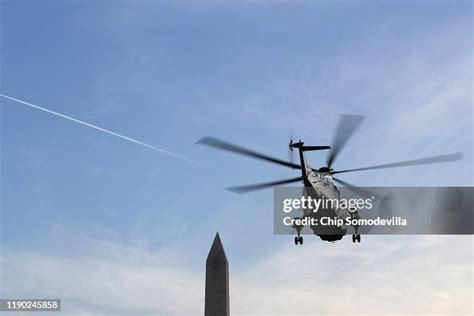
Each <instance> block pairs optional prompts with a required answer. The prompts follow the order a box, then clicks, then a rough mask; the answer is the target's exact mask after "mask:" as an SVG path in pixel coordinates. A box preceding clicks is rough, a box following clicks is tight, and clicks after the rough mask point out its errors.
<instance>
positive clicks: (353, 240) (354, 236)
mask: <svg viewBox="0 0 474 316" xmlns="http://www.w3.org/2000/svg"><path fill="white" fill-rule="evenodd" d="M356 241H357V242H360V234H354V235H352V242H354V243H355V242H356Z"/></svg>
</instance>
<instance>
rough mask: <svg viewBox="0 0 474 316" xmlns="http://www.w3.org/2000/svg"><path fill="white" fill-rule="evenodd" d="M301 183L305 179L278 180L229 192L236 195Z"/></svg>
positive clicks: (241, 187) (240, 187) (245, 186)
mask: <svg viewBox="0 0 474 316" xmlns="http://www.w3.org/2000/svg"><path fill="white" fill-rule="evenodd" d="M299 181H303V178H302V177H297V178H291V179H284V180H277V181H271V182H264V183H258V184H251V185H243V186H238V187H230V188H227V190H229V191H232V192H235V193H247V192H251V191H257V190H262V189H266V188H270V187H274V186H277V185H282V184H288V183H293V182H299Z"/></svg>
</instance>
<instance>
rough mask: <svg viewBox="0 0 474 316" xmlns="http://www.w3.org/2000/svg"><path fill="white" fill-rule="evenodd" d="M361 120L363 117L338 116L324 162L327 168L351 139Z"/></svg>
mask: <svg viewBox="0 0 474 316" xmlns="http://www.w3.org/2000/svg"><path fill="white" fill-rule="evenodd" d="M363 120H364V116H361V115H352V114H342V115H341V116H340V118H339V122H338V125H337V128H336V133H335V134H334V139H333V142H332V146H331V148H332V150H331V151H330V152H329V154H328V157H327V160H326V164H327V167H328V168H331V166H332V164H333V163H334V161H335V160H336V158H337V156H338V154H339V152H340V151H341V150H342V148H344V146H345V145H346V143H347V141H348V140H349V138H351V136H352V134H353V133H354V132H355V130H356V129H357V128H358V127H359V125H360V124H361V123H362V121H363Z"/></svg>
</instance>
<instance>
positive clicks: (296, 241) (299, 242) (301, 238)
mask: <svg viewBox="0 0 474 316" xmlns="http://www.w3.org/2000/svg"><path fill="white" fill-rule="evenodd" d="M298 244H300V245H302V244H303V236H296V237H295V245H298Z"/></svg>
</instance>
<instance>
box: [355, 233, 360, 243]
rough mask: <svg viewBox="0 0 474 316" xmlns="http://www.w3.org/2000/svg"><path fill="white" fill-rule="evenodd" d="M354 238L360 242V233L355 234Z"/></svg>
mask: <svg viewBox="0 0 474 316" xmlns="http://www.w3.org/2000/svg"><path fill="white" fill-rule="evenodd" d="M356 239H357V242H360V234H359V235H357V237H356Z"/></svg>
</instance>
